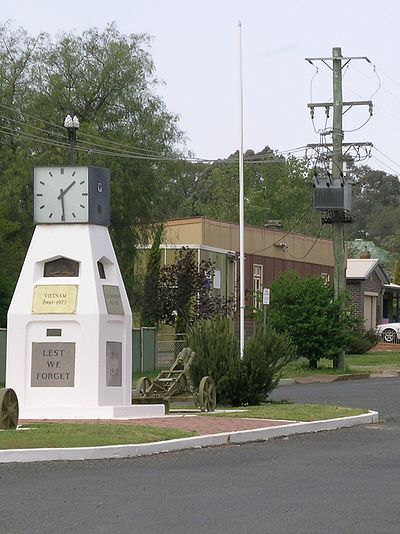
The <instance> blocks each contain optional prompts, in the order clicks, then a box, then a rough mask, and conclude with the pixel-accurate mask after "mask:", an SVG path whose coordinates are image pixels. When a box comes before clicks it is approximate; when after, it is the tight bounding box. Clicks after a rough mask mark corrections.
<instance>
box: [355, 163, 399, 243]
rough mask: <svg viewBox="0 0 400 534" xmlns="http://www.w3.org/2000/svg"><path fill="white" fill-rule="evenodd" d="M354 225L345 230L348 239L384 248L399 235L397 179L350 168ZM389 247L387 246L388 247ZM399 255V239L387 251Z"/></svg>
mask: <svg viewBox="0 0 400 534" xmlns="http://www.w3.org/2000/svg"><path fill="white" fill-rule="evenodd" d="M351 173H352V175H353V178H354V185H353V210H352V213H353V216H354V222H353V224H351V225H348V226H347V228H346V235H347V237H348V238H349V239H356V238H362V239H369V240H371V241H374V242H375V244H377V245H379V246H382V247H383V248H386V246H387V245H389V243H392V241H393V237H392V236H393V235H395V234H400V182H399V179H398V177H397V176H393V175H390V174H387V173H385V172H384V171H377V170H373V169H371V168H370V167H368V166H361V167H355V166H354V167H352V169H351ZM389 246H390V245H389ZM396 248H397V252H398V250H399V249H398V239H397V241H396V243H392V246H390V248H389V247H388V249H389V250H391V251H392V252H395V251H396Z"/></svg>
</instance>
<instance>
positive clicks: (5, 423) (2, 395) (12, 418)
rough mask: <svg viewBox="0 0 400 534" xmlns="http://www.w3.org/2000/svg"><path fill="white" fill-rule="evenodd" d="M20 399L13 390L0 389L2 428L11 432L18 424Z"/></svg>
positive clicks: (0, 424)
mask: <svg viewBox="0 0 400 534" xmlns="http://www.w3.org/2000/svg"><path fill="white" fill-rule="evenodd" d="M18 414H19V408H18V399H17V395H16V393H15V391H14V390H13V389H11V388H3V389H0V428H1V429H3V430H9V429H11V428H16V427H17V424H18Z"/></svg>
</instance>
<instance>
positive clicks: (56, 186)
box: [6, 166, 165, 419]
mask: <svg viewBox="0 0 400 534" xmlns="http://www.w3.org/2000/svg"><path fill="white" fill-rule="evenodd" d="M109 206H110V177H109V171H108V170H107V169H102V168H97V167H74V166H71V167H37V168H36V169H35V175H34V219H35V222H36V223H37V226H36V229H35V232H34V235H33V238H32V242H31V244H30V247H29V250H28V253H27V255H26V258H25V262H24V265H23V267H22V270H21V274H20V277H19V280H18V283H17V286H16V289H15V292H14V296H13V299H12V302H11V305H10V308H9V312H8V330H7V366H6V386H7V387H10V388H13V389H14V390H15V392H16V394H17V396H18V401H19V410H20V412H19V416H20V418H21V419H66V418H72V419H74V418H76V419H108V418H132V417H150V416H157V415H158V416H159V415H164V413H165V408H164V406H163V405H132V403H131V390H132V348H131V335H132V334H131V332H132V315H131V310H130V307H129V302H128V298H127V295H126V291H125V287H124V284H123V281H122V277H121V273H120V270H119V267H118V263H117V259H116V256H115V253H114V249H113V246H112V243H111V239H110V235H109V232H108V228H107V227H108V224H109V220H110V210H109Z"/></svg>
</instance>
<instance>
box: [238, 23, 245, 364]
mask: <svg viewBox="0 0 400 534" xmlns="http://www.w3.org/2000/svg"><path fill="white" fill-rule="evenodd" d="M238 27H239V87H240V91H239V94H240V146H239V241H240V243H239V266H240V269H239V271H240V272H239V280H240V284H239V287H240V357H241V358H243V354H244V311H245V294H244V292H245V271H244V173H243V75H242V23H241V22H240V21H239V24H238Z"/></svg>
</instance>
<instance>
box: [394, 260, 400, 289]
mask: <svg viewBox="0 0 400 534" xmlns="http://www.w3.org/2000/svg"><path fill="white" fill-rule="evenodd" d="M393 283H394V284H400V261H396V266H395V269H394V275H393Z"/></svg>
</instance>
